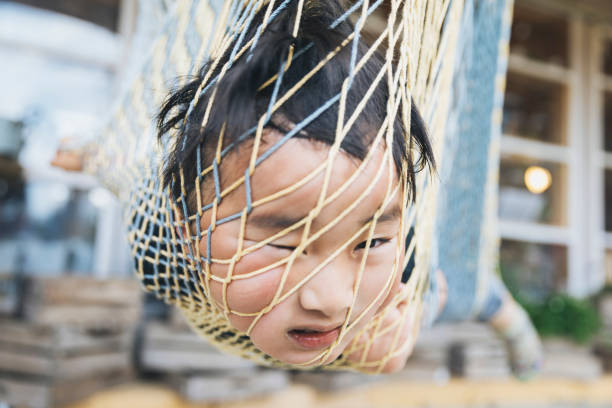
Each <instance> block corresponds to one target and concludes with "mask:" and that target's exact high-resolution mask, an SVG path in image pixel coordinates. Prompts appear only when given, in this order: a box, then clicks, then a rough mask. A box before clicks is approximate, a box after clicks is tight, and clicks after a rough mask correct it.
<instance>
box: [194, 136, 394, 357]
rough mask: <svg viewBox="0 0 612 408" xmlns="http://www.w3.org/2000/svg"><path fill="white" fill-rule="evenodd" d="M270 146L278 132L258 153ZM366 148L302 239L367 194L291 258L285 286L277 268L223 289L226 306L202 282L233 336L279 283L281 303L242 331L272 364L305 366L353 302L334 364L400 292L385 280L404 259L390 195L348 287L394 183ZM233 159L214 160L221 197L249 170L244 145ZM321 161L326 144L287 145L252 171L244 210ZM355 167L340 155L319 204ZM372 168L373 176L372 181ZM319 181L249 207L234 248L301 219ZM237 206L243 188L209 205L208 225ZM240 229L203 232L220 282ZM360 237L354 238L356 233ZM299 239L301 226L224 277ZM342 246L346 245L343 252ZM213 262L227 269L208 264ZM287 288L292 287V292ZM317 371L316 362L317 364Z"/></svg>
mask: <svg viewBox="0 0 612 408" xmlns="http://www.w3.org/2000/svg"><path fill="white" fill-rule="evenodd" d="M278 138H279V136H278V135H277V134H274V133H271V132H270V133H267V135H266V137H265V142H262V147H261V148H260V152H263V151H265V150H266V149H267V148H269V147H270V146H271V145H272V144H273V143H274V142H275V141H277V140H278ZM375 149H376V150H375V152H374V155H373V157H372V159H371V160H370V161H369V163H367V165H366V166H365V167H364V168H363V169H362V171H361V172H360V173H359V175H358V176H357V177H356V178H355V180H353V182H352V183H350V185H349V186H348V188H346V189H344V190H343V191H342V192H341V193H340V194H339V195H338V196H337V198H336V199H335V200H334V201H333V202H331V203H329V204H328V205H326V206H325V207H323V209H322V210H321V212H320V213H319V214H318V215H317V216H316V217H315V218H314V220H313V223H312V226H311V229H310V233H309V236H313V235H315V234H316V233H317V232H318V231H319V230H321V229H322V228H325V227H326V226H328V225H329V224H330V223H332V221H333V220H334V219H335V218H337V217H338V216H340V215H341V213H342V212H343V211H344V210H346V209H347V208H348V207H350V206H351V205H353V204H354V203H355V202H356V201H357V200H358V197H360V196H361V195H362V194H363V192H364V191H366V190H367V189H368V188H369V186H370V185H372V189H371V191H369V193H368V194H367V195H366V196H365V198H363V199H362V200H361V201H360V202H359V203H358V204H357V206H356V207H355V208H354V209H352V210H351V211H349V212H348V213H347V214H346V215H345V216H344V217H342V219H341V221H340V222H338V223H337V224H335V225H334V226H333V227H332V228H331V229H329V231H327V232H325V233H324V234H322V235H321V236H320V237H319V238H317V239H316V240H314V241H313V242H312V243H310V244H309V245H308V246H307V247H306V248H305V250H304V252H302V253H301V254H299V255H298V256H297V257H296V258H295V261H294V263H293V265H292V266H291V268H290V271H289V273H288V275H287V277H286V280H285V281H284V282H282V276H283V272H284V271H285V269H286V264H285V263H283V264H282V265H278V266H276V267H273V268H272V269H270V270H268V271H266V272H264V273H262V274H259V275H258V276H251V277H247V278H246V279H238V280H234V281H232V282H230V283H229V284H228V285H227V292H226V293H227V296H226V298H225V299H224V293H223V292H224V284H223V283H221V282H217V281H214V280H210V295H211V296H212V299H213V300H214V301H216V303H217V305H219V307H220V308H221V310H223V309H224V304H226V305H227V306H228V308H229V310H230V311H231V312H230V313H229V315H228V318H229V321H230V323H231V324H232V326H234V327H235V328H236V329H238V330H240V331H242V332H247V331H248V330H249V328H250V327H251V325H252V323H253V321H254V320H255V316H241V315H240V314H249V313H251V314H253V313H257V312H259V311H260V310H262V309H264V308H266V306H268V305H270V304H271V303H273V299H274V297H275V294H276V292H277V290H278V289H279V287H280V285H281V284H282V289H281V291H280V296H283V295H286V294H288V293H289V295H288V296H287V297H286V298H285V299H284V300H282V301H281V302H280V303H278V304H277V305H276V306H274V307H273V308H271V310H269V311H268V312H267V313H265V314H264V315H263V316H262V317H261V318H260V319H259V320H258V321H257V322H256V323H255V324H254V326H253V327H252V329H251V331H250V332H249V335H250V338H251V341H252V342H253V343H254V344H255V346H256V347H257V348H259V349H260V350H261V351H263V352H264V353H266V354H268V355H270V356H272V357H274V358H276V359H277V360H280V361H282V362H285V363H289V364H304V363H307V362H309V361H311V360H312V359H314V358H316V357H317V356H318V355H320V354H321V353H322V352H323V351H325V350H326V349H328V348H329V346H331V345H332V344H333V343H334V342H335V341H336V340H337V339H338V338H339V333H340V326H341V325H342V324H343V323H344V321H345V319H346V318H347V313H348V311H349V308H350V307H351V305H352V304H353V302H354V304H353V306H352V307H353V309H352V312H351V314H350V317H349V319H348V320H349V323H350V324H352V323H353V322H354V321H355V320H356V319H357V317H358V316H359V315H361V314H362V313H363V316H362V318H361V319H360V320H359V322H358V323H357V324H355V325H354V328H353V329H352V330H350V331H347V332H346V333H345V335H343V337H342V338H341V339H340V341H339V343H338V344H337V345H336V346H335V347H333V349H332V351H331V354H330V355H329V356H328V358H327V359H326V361H325V363H328V362H331V361H333V360H334V359H336V358H337V357H338V356H339V355H340V353H342V351H343V350H344V349H345V348H346V347H347V345H348V344H349V343H350V341H351V340H352V339H353V338H354V336H355V335H356V334H357V333H358V331H359V330H360V329H361V328H363V327H364V326H365V324H367V323H368V322H369V321H370V320H371V319H372V317H373V316H374V315H375V314H376V312H377V311H378V310H379V309H380V308H381V307H382V306H384V305H385V303H386V302H387V301H388V300H389V299H390V297H391V295H392V294H394V293H395V292H396V291H397V289H398V287H399V280H400V276H401V274H400V273H398V272H396V274H395V277H393V279H392V273H393V271H394V265H395V264H396V263H397V264H399V265H402V261H403V251H402V250H400V249H399V248H403V245H404V242H403V238H401V237H402V235H401V232H400V216H401V208H402V202H401V200H400V192H399V190H398V192H396V193H395V194H394V195H392V196H391V195H389V198H388V200H387V201H388V204H387V205H385V206H384V209H383V214H382V216H381V218H380V219H379V221H378V222H377V225H376V227H375V229H374V232H373V235H372V241H371V243H370V249H369V253H368V256H367V260H366V262H365V269H364V270H363V274H362V276H361V280H360V283H359V284H358V288H356V284H357V279H358V271H359V270H360V264H361V263H362V258H363V254H364V247H365V245H366V243H365V241H366V240H367V237H368V229H369V228H363V227H364V224H366V223H368V222H369V221H370V220H371V218H372V217H373V216H374V213H375V212H376V211H377V210H378V209H379V208H381V207H382V206H383V202H384V200H385V196H386V194H387V189H388V188H389V187H391V191H393V190H392V189H393V188H395V186H396V185H397V176H396V172H395V168H394V166H393V164H392V163H391V164H390V163H389V162H388V161H386V160H384V154H383V151H382V149H381V148H375ZM239 152H240V154H239V155H238V154H231V155H229V156H227V157H226V158H224V160H223V162H222V165H221V180H222V181H221V183H222V185H221V190H223V189H224V188H227V187H228V186H229V185H231V184H232V183H233V182H234V181H235V180H236V179H238V178H239V177H240V176H241V175H243V174H244V170H245V169H246V168H247V166H248V161H249V156H250V152H251V147H250V146H249V147H245V146H241V148H240V150H239ZM328 153H329V146H326V145H323V144H319V143H315V142H311V141H308V140H305V139H292V140H290V141H288V142H287V143H285V145H283V146H282V147H281V148H280V149H279V150H278V151H276V152H275V153H274V154H272V155H271V156H270V157H268V158H267V159H266V160H264V161H263V162H262V163H261V164H260V165H259V166H258V167H257V168H256V170H255V172H254V174H253V176H252V177H251V189H252V194H253V198H252V199H253V202H254V203H256V202H257V201H258V200H260V199H262V198H264V197H268V196H270V195H271V194H274V193H277V192H279V191H281V190H283V189H286V188H288V187H290V186H292V185H294V184H295V183H298V182H300V181H301V180H302V179H303V178H304V177H306V176H307V175H309V174H312V172H313V171H314V170H315V169H316V168H317V167H319V166H320V165H321V164H322V163H324V162H325V160H326V159H327V156H328ZM360 164H362V162H360V161H359V160H358V159H355V158H353V157H350V156H348V155H347V154H346V153H343V152H340V153H339V154H338V155H337V156H336V158H335V159H334V162H333V169H332V175H331V178H330V183H329V187H328V189H327V194H326V197H329V196H331V195H332V194H334V193H335V192H336V191H337V190H338V189H339V188H340V187H341V186H342V185H343V184H344V183H345V182H346V181H347V180H349V178H351V176H353V175H354V173H355V171H356V170H357V168H358V166H359V165H360ZM388 166H392V167H393V168H392V169H391V170H392V171H389V167H388ZM381 168H382V173H381V175H380V177H379V178H378V180H377V181H375V179H376V174H377V172H378V171H379V170H380V169H381ZM324 177H325V171H323V172H321V173H320V174H318V175H317V176H315V177H314V178H312V179H311V180H309V181H308V182H306V183H304V184H302V185H300V186H299V188H297V189H296V190H294V191H292V192H290V193H289V194H286V195H283V196H282V197H279V198H276V199H274V200H272V201H269V202H267V203H265V204H262V205H259V206H256V207H254V208H253V210H252V212H251V213H250V214H249V216H248V218H247V221H246V228H245V234H244V243H243V248H244V249H247V248H248V247H251V246H253V245H255V244H257V243H259V242H260V241H262V240H264V239H266V238H269V237H271V236H273V235H274V234H276V233H278V232H280V231H282V230H284V229H285V228H287V227H289V226H291V225H293V224H294V223H296V222H298V221H300V220H301V219H303V218H304V217H306V216H307V215H308V214H309V212H310V211H311V210H312V209H313V208H314V207H315V206H316V204H317V200H318V199H319V195H320V192H321V189H322V185H323V180H324ZM245 202H246V191H245V188H244V184H243V185H242V186H241V187H240V188H238V189H237V190H235V191H234V192H232V193H230V194H229V195H228V196H226V197H224V198H223V200H222V201H221V203H220V204H219V207H218V214H217V219H221V218H224V217H227V216H230V215H232V214H235V213H239V212H241V211H242V210H243V208H244V207H245ZM210 217H211V213H210V211H208V212H205V213H204V217H203V222H202V231H205V230H206V229H207V228H208V225H209V224H210ZM240 230H241V221H240V219H236V220H234V221H231V222H228V223H225V224H222V225H219V226H217V227H216V229H215V230H214V232H213V233H212V236H211V256H212V258H213V263H212V264H211V272H212V275H214V276H217V277H219V278H225V277H227V275H228V272H229V270H230V268H229V265H228V264H229V260H231V259H232V257H233V256H234V255H235V254H236V252H237V250H238V248H239V241H240ZM360 230H363V231H362V232H361V233H358V232H359V231H360ZM303 233H304V228H303V227H300V228H298V229H296V230H294V231H292V232H290V233H288V234H287V235H284V236H282V237H280V238H278V239H276V240H274V241H273V242H271V243H269V244H267V245H265V246H263V247H262V248H260V249H257V250H255V251H253V252H251V253H249V254H247V255H244V256H242V257H241V258H240V259H239V260H238V261H237V262H236V263H235V267H234V270H233V273H232V276H233V277H234V278H236V277H239V276H241V275H243V276H244V275H247V274H249V273H251V272H254V271H257V270H259V269H261V268H264V267H266V266H269V265H272V264H274V263H275V262H278V261H281V260H282V259H284V258H287V257H289V256H290V255H291V253H292V251H293V249H295V248H296V247H297V246H298V245H299V244H300V242H301V241H302V235H303ZM357 233H358V234H357ZM356 234H357V235H356ZM398 241H399V242H398ZM347 242H348V245H347V246H344V247H343V248H342V245H343V244H344V243H347ZM206 252H207V248H206V239H202V240H201V241H200V253H201V254H206ZM219 259H223V260H227V261H228V262H225V263H219V262H215V261H216V260H219ZM320 265H324V266H323V267H322V269H320V270H319V271H318V273H316V274H315V275H314V276H313V277H312V278H311V279H309V280H307V281H306V282H305V283H304V284H303V285H301V286H300V285H299V283H300V282H301V281H302V280H304V279H305V278H306V277H307V276H308V275H309V274H310V273H312V272H313V270H315V268H317V267H318V266H320ZM296 286H298V287H297V289H296V290H295V291H292V289H293V288H295V287H296ZM225 302H226V303H225ZM368 307H369V309H368ZM366 309H367V310H366ZM306 331H311V333H308V332H306ZM321 363H323V362H322V361H319V362H318V364H321Z"/></svg>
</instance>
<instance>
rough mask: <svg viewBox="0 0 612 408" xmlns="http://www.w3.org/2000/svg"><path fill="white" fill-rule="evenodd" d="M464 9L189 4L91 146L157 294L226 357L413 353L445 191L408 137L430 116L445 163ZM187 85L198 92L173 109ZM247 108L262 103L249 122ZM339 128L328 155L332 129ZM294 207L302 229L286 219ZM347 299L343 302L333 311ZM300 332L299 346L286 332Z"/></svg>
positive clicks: (421, 1) (441, 2) (271, 361)
mask: <svg viewBox="0 0 612 408" xmlns="http://www.w3.org/2000/svg"><path fill="white" fill-rule="evenodd" d="M462 9H463V3H462V2H461V1H459V0H452V1H451V0H430V1H428V0H405V1H400V0H392V1H382V0H378V1H368V0H361V1H353V2H350V3H342V4H339V3H338V4H336V2H335V1H329V2H319V1H314V0H284V1H281V0H267V1H264V0H233V1H213V0H211V1H205V0H189V1H180V2H177V3H176V5H175V6H174V8H172V9H171V10H170V12H169V13H168V17H167V19H166V22H165V25H164V28H163V29H162V31H161V33H160V35H159V36H158V37H157V39H156V41H155V44H154V46H153V48H152V50H151V53H150V55H149V57H148V58H147V60H146V62H145V64H144V65H143V68H142V70H141V72H140V73H139V74H138V75H137V76H136V77H135V78H134V80H133V81H132V82H131V86H130V88H129V89H128V90H127V92H126V93H125V97H124V98H123V99H122V100H121V102H120V104H119V106H118V107H117V109H116V110H114V113H113V115H112V118H111V120H109V121H108V123H109V124H108V126H107V127H106V129H105V131H104V132H103V133H104V139H103V141H102V142H98V143H96V144H92V145H90V146H89V148H88V149H87V150H86V154H87V160H86V161H85V162H86V170H87V171H89V172H91V173H94V174H96V175H97V176H98V178H100V179H101V180H102V181H103V182H104V184H105V185H106V186H108V187H109V188H110V189H111V190H113V191H114V192H115V193H116V194H117V195H118V196H119V198H120V200H121V201H122V203H123V204H124V208H125V217H126V223H127V225H128V238H129V242H130V245H131V251H132V255H133V257H134V259H135V262H136V269H137V274H138V277H139V278H140V280H141V281H142V284H143V287H144V289H145V290H147V291H149V292H152V293H154V294H156V295H157V296H158V297H160V298H161V299H163V300H164V301H166V302H167V303H169V304H173V305H176V306H177V307H179V308H180V309H181V311H182V312H183V314H184V315H185V316H186V318H187V320H188V321H189V322H190V324H191V326H192V327H193V329H194V330H195V331H196V332H198V333H199V334H200V335H202V336H203V337H204V338H206V339H207V340H208V341H210V342H211V343H212V344H214V345H216V346H217V347H218V348H220V349H222V350H224V351H226V352H228V353H231V354H235V355H238V356H241V357H244V358H247V359H250V360H253V361H255V362H257V363H259V364H263V365H269V366H277V367H286V368H304V369H309V368H313V367H319V366H324V367H325V368H331V369H338V368H342V369H354V370H359V371H365V372H381V371H384V370H386V369H388V368H389V365H390V364H392V362H393V361H394V359H397V358H398V357H399V356H403V355H407V354H408V353H409V351H410V350H411V348H412V346H413V344H414V341H415V339H416V336H417V334H418V330H419V325H420V316H421V313H422V309H423V292H424V289H425V287H426V285H427V282H428V274H429V269H430V267H429V257H430V245H429V244H428V243H429V242H430V241H431V239H432V238H431V237H432V230H433V219H434V216H433V214H432V212H433V209H434V208H436V205H435V203H436V197H437V188H436V184H435V177H434V176H433V175H432V174H431V173H432V170H431V168H430V167H428V166H426V165H424V162H425V161H424V158H423V157H422V156H421V157H419V156H420V155H421V154H423V149H420V147H423V146H419V145H418V143H415V140H414V138H413V137H412V136H411V131H412V130H413V129H414V128H415V125H417V124H415V120H417V121H418V120H419V117H418V116H415V106H418V108H419V110H420V113H421V115H422V117H423V120H424V122H425V123H426V125H427V128H428V132H429V141H430V142H431V146H432V149H433V153H434V155H435V157H436V159H437V160H438V161H439V160H441V157H440V156H441V146H440V145H441V143H440V142H441V141H442V140H443V138H442V132H443V129H444V125H445V120H446V117H447V112H448V105H449V96H448V95H449V94H450V92H449V87H450V82H451V79H452V69H453V59H454V52H453V50H454V48H455V47H454V44H455V41H456V38H457V36H458V27H459V20H460V17H461V12H462ZM321 21H324V22H325V24H326V25H327V27H323V28H322V29H319V28H316V27H315V28H313V24H314V23H313V22H321ZM315 26H316V24H315ZM313 30H314V31H313ZM317 30H318V32H319V37H317V36H313V35H311V34H312V33H313V32H315V34H316V32H317ZM309 33H310V34H309ZM338 33H345V34H346V35H344V34H343V37H342V38H337V37H338V35H339V34H338ZM309 35H310V36H309ZM279 38H280V39H282V41H281V40H280V39H279ZM275 39H276V40H275ZM274 41H276V42H274ZM270 44H272V45H270ZM321 44H324V45H326V46H327V47H328V48H327V49H326V48H325V46H324V47H321ZM262 47H264V49H265V50H273V51H274V50H275V51H274V52H271V53H268V52H267V51H266V52H263V53H262V52H259V53H258V50H259V49H262ZM265 47H267V48H265ZM321 50H324V51H325V52H322V51H321ZM262 58H264V59H265V61H267V62H265V63H262V62H261V59H262ZM257 64H259V65H257ZM334 64H335V65H334ZM254 66H257V67H259V68H258V69H257V70H255V69H253V67H254ZM262 66H264V67H266V69H261V67H262ZM202 67H203V68H202ZM333 67H336V68H338V67H339V68H338V69H335V70H334V68H333ZM337 72H341V75H335V76H334V75H332V74H330V73H337ZM176 78H178V84H176V81H177V79H176ZM173 83H174V84H176V85H177V87H176V88H175V91H176V90H182V93H176V92H175V93H174V94H173V95H175V100H174V101H171V100H168V99H166V96H167V94H168V92H169V91H170V89H169V84H173ZM381 90H382V91H383V93H382V95H384V96H385V98H383V99H381V98H380V95H381ZM249 92H250V93H249ZM309 92H310V93H309ZM238 94H240V95H244V94H247V96H248V97H249V98H251V99H253V98H255V99H256V101H257V102H256V104H255V105H256V106H255V108H253V109H254V110H253V112H254V113H253V112H251V113H252V117H254V118H255V120H254V121H252V123H250V122H249V123H246V122H245V121H244V120H243V119H244V118H245V117H248V115H247V116H245V115H246V114H244V113H241V112H243V110H241V109H242V107H243V106H242V105H241V103H242V102H241V101H242V99H236V98H238V97H236V96H235V95H238ZM177 95H179V96H177ZM307 95H311V96H312V95H315V96H316V97H318V98H319V99H318V100H317V99H316V98H315V100H317V103H316V104H313V103H306V102H305V101H308V100H310V101H312V100H313V99H312V98H310V99H308V98H307V97H306V96H307ZM171 99H172V97H171ZM243 99H244V98H243ZM247 99H248V98H247ZM413 104H414V106H413ZM160 106H166V107H167V108H168V109H167V111H166V112H164V111H163V110H162V113H163V114H165V115H166V121H165V122H164V120H163V118H162V119H161V120H160V124H161V125H162V128H163V129H162V132H161V133H162V135H161V137H160V139H159V143H158V142H157V141H156V137H155V135H156V133H157V131H158V129H156V127H155V124H154V123H153V121H151V117H153V115H156V114H157V113H158V112H159V110H160ZM244 106H246V108H245V109H247V110H248V109H250V108H249V106H250V105H244ZM296 111H299V114H297V115H296V114H294V113H295V112H296ZM228 112H229V113H228ZM330 115H331V118H332V119H333V120H332V122H333V127H331V128H329V129H327V132H329V133H330V134H331V136H330V137H328V139H327V140H324V141H323V142H321V140H322V139H321V138H322V136H321V137H320V136H318V133H317V132H325V131H326V130H325V129H322V128H321V126H319V127H317V124H318V123H328V122H329V120H330ZM162 116H163V115H162ZM168 118H170V119H173V120H168ZM194 124H195V125H194ZM355 140H361V141H362V142H363V145H364V146H361V147H362V150H361V154H360V153H359V152H357V153H351V148H352V147H351V146H352V144H354V143H355ZM398 146H400V148H401V146H404V147H405V151H403V152H402V151H401V149H400V150H399V152H400V153H401V154H400V153H398ZM358 147H359V146H358ZM355 149H357V148H355ZM347 152H348V153H347ZM186 163H189V164H190V165H188V166H187V165H186ZM286 209H289V210H291V211H293V212H292V213H291V214H294V215H295V214H298V213H299V216H297V217H289V219H287V217H284V218H282V217H278V216H276V217H275V216H273V215H274V214H276V215H278V212H281V213H282V212H283V211H284V210H286ZM304 209H306V210H307V211H303V210H304ZM300 211H301V212H300ZM395 213H398V214H399V217H397V220H398V221H397V224H394V225H395V227H394V228H393V231H392V232H386V235H387V237H386V241H385V240H381V239H380V237H379V236H378V235H380V232H379V231H380V228H384V227H383V226H384V225H386V224H385V223H388V218H389V217H390V214H395ZM271 214H272V215H271ZM356 214H358V215H359V217H361V216H362V215H364V214H366V215H367V214H369V216H368V217H365V222H362V221H364V220H359V222H356V221H355V220H354V218H355V217H356ZM281 218H282V219H281ZM262 224H265V225H264V226H263V227H261V228H260V229H257V228H258V226H261V225H262ZM387 230H389V228H387ZM253 231H267V232H266V233H265V234H264V233H263V232H262V233H253ZM227 237H231V240H230V241H227V239H228V238H227ZM254 237H256V238H254ZM337 237H342V240H338V239H337ZM406 237H409V238H408V239H406ZM383 241H384V242H383ZM406 241H408V242H406ZM228 242H229V243H228ZM417 242H418V245H417ZM383 244H384V245H385V247H384V248H385V249H384V251H383V252H379V251H381V250H380V249H379V247H381V248H382V245H383ZM381 254H384V255H381ZM411 259H413V261H414V267H411V268H412V269H411V273H410V277H409V279H407V281H406V282H403V283H400V278H401V277H402V273H403V271H404V270H405V269H406V267H407V264H408V263H409V261H410V260H411ZM338 265H340V267H339V266H338ZM383 267H384V268H383ZM335 268H338V271H336V269H335ZM409 269H410V268H409ZM340 270H342V271H344V272H339V271H340ZM346 270H349V271H350V273H349V274H348V275H347V273H346ZM330 271H332V272H330ZM323 274H326V275H325V276H327V278H325V279H327V280H320V281H319V283H318V284H319V286H320V282H330V280H329V279H330V278H329V277H330V276H336V277H337V279H336V278H332V281H333V282H334V283H338V287H332V286H330V287H328V288H327V292H326V293H325V296H321V294H320V293H318V294H315V289H314V285H315V283H313V282H315V281H317V279H319V278H320V277H321V276H323ZM340 275H342V277H340ZM341 278H342V279H344V280H343V281H342V282H340V280H341ZM333 279H336V280H333ZM346 282H348V286H350V287H349V288H348V289H347V288H346V286H347V283H346ZM342 285H344V286H342ZM319 289H320V287H319ZM340 289H342V290H340ZM345 293H349V294H350V297H349V298H347V299H344V303H343V305H344V306H343V308H336V309H337V310H336V309H334V310H333V313H332V311H331V310H332V309H333V307H332V306H329V308H328V309H325V307H326V306H325V302H327V303H330V304H331V303H333V302H336V303H334V304H338V303H339V302H340V301H341V298H342V296H344V294H345ZM317 296H318V297H317ZM317 302H318V303H317ZM315 303H317V304H316V305H315ZM334 307H335V306H334ZM295 310H300V312H299V313H298V312H295V313H294V311H295ZM283 311H284V312H283ZM300 313H301V314H300ZM317 313H318V314H317ZM332 314H333V317H332ZM340 315H341V319H340V320H338V319H336V318H337V317H338V316H340ZM304 316H307V317H304ZM283 319H284V320H283ZM300 319H301V320H300ZM292 320H295V321H292ZM289 321H292V322H291V324H289ZM283 322H286V323H285V326H287V327H288V328H293V330H294V331H297V332H299V334H298V335H296V336H294V337H296V338H298V340H297V341H296V340H295V339H294V340H292V339H291V337H292V336H291V333H290V332H276V331H275V330H276V327H277V326H282V325H283ZM317 322H319V323H317ZM328 323H329V324H331V323H334V324H336V325H337V327H335V326H334V328H333V330H332V328H331V327H329V326H328ZM292 324H293V326H292ZM310 329H312V330H318V331H320V332H328V333H332V334H329V336H328V338H327V340H326V342H327V343H326V344H325V347H315V346H313V345H312V344H311V343H312V342H313V341H314V342H315V343H317V342H318V343H317V344H319V345H320V344H322V343H325V341H322V340H320V339H319V340H312V336H311V337H309V334H308V330H310ZM319 334H320V333H319ZM315 337H316V336H315ZM319 337H320V336H319ZM300 339H301V340H300ZM309 342H310V343H309ZM296 344H297V346H296ZM309 344H310V345H309ZM300 345H301V346H302V347H300Z"/></svg>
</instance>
